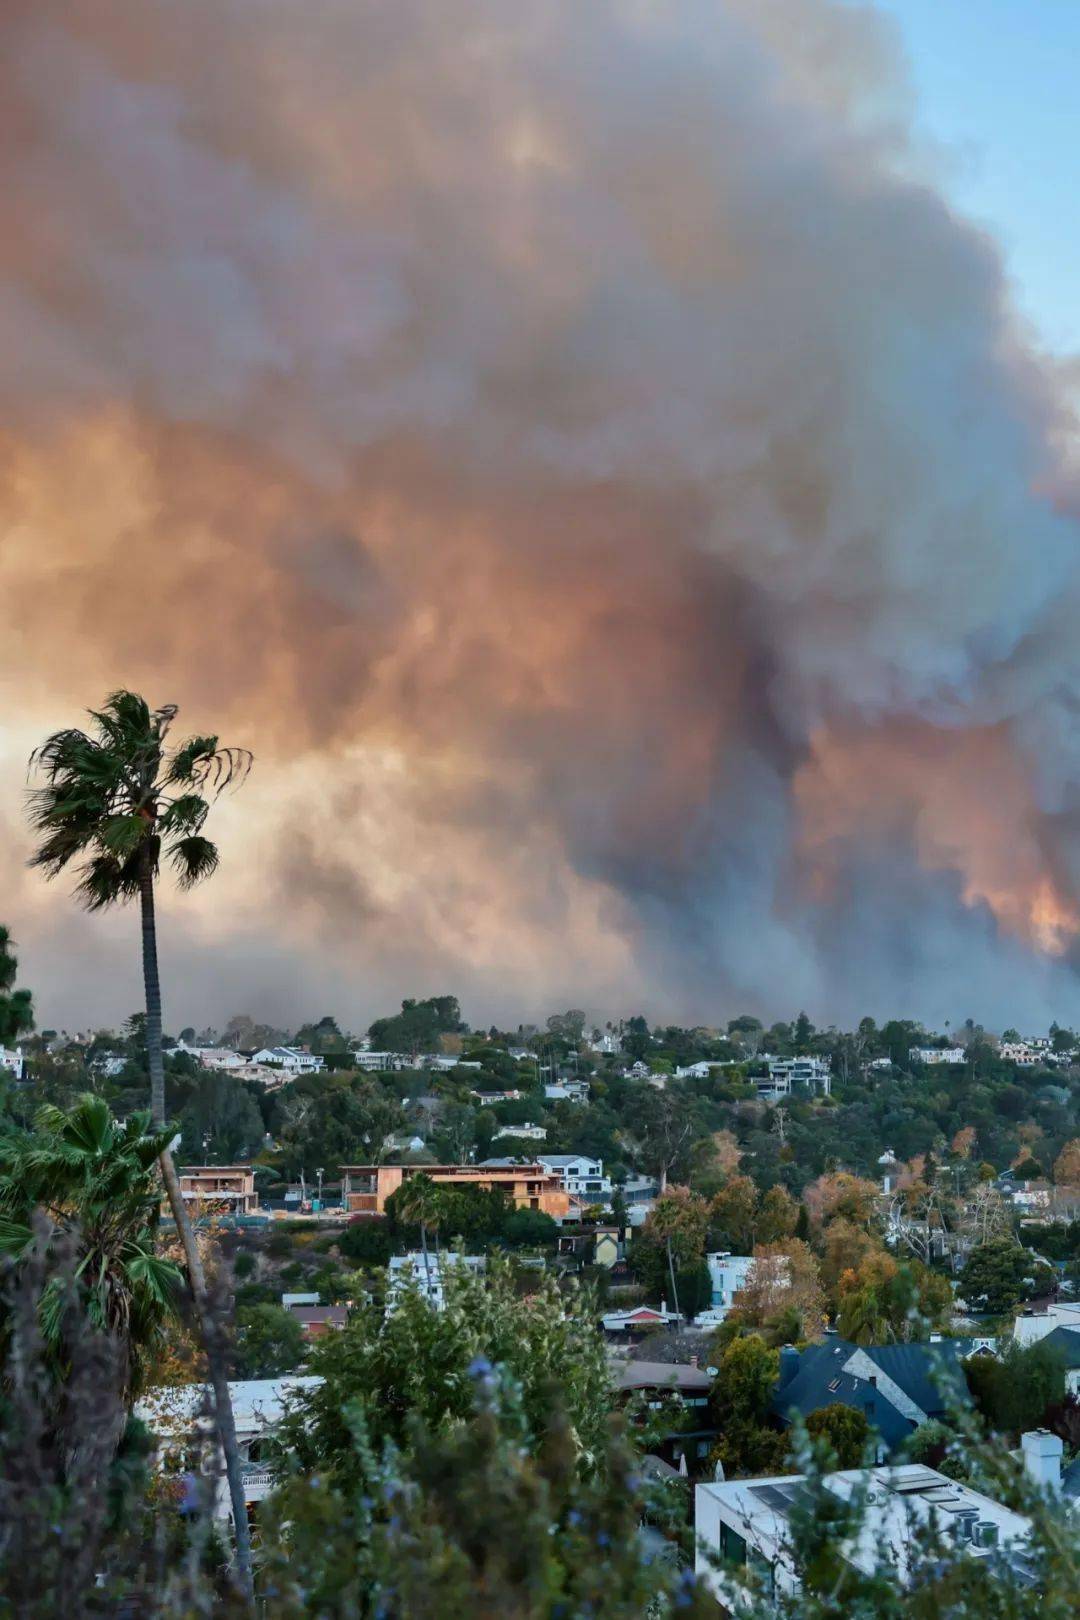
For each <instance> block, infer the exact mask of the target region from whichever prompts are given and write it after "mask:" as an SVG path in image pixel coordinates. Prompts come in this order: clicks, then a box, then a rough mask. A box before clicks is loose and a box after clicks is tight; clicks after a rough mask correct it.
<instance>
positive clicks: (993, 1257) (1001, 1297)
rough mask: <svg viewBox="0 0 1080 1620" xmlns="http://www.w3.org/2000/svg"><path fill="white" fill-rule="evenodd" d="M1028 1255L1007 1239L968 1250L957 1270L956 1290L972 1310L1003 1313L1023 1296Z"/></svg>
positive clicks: (996, 1313)
mask: <svg viewBox="0 0 1080 1620" xmlns="http://www.w3.org/2000/svg"><path fill="white" fill-rule="evenodd" d="M1031 1268H1032V1261H1031V1256H1030V1255H1029V1254H1028V1253H1027V1251H1026V1250H1025V1249H1022V1248H1020V1246H1019V1244H1017V1243H1013V1242H1011V1241H1010V1240H1009V1239H1007V1238H1000V1239H995V1240H994V1241H993V1242H991V1243H983V1244H981V1245H980V1246H979V1247H978V1248H977V1249H972V1251H971V1253H970V1254H969V1255H968V1258H967V1260H966V1262H965V1263H964V1269H963V1271H961V1273H960V1292H961V1293H962V1294H963V1296H964V1298H965V1299H966V1300H967V1302H968V1304H969V1305H970V1306H971V1307H972V1308H973V1309H974V1310H982V1311H989V1312H990V1313H991V1314H992V1315H994V1316H1004V1315H1005V1314H1006V1312H1008V1311H1012V1310H1015V1308H1016V1306H1017V1305H1018V1304H1019V1303H1020V1301H1021V1300H1022V1299H1023V1297H1024V1290H1025V1279H1026V1278H1027V1276H1028V1274H1029V1273H1030V1271H1031Z"/></svg>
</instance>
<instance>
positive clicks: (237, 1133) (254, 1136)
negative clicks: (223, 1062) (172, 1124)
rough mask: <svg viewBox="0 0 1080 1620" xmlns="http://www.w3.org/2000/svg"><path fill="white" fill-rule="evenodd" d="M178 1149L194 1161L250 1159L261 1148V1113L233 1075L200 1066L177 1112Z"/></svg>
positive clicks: (262, 1131)
mask: <svg viewBox="0 0 1080 1620" xmlns="http://www.w3.org/2000/svg"><path fill="white" fill-rule="evenodd" d="M180 1131H181V1138H182V1141H181V1148H182V1151H183V1153H184V1156H185V1158H190V1159H193V1160H194V1161H195V1162H196V1163H203V1162H209V1163H211V1164H214V1163H217V1164H228V1163H231V1162H233V1161H235V1160H237V1159H253V1158H254V1157H255V1155H256V1154H257V1153H258V1151H259V1149H260V1148H261V1147H262V1143H263V1136H264V1134H265V1131H264V1127H263V1118H262V1114H261V1113H260V1112H259V1107H258V1104H257V1103H256V1102H255V1099H254V1098H253V1097H252V1095H251V1093H250V1092H249V1091H247V1090H246V1088H245V1087H244V1085H243V1084H242V1082H241V1081H239V1080H237V1079H236V1077H235V1075H231V1074H229V1073H227V1072H226V1071H225V1070H222V1069H203V1070H202V1071H201V1073H200V1075H199V1078H198V1081H197V1083H196V1085H195V1090H194V1091H193V1093H192V1096H191V1100H190V1101H189V1102H188V1104H187V1107H186V1108H185V1109H184V1111H183V1113H182V1114H181V1115H180Z"/></svg>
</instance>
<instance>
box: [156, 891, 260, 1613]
mask: <svg viewBox="0 0 1080 1620" xmlns="http://www.w3.org/2000/svg"><path fill="white" fill-rule="evenodd" d="M139 900H140V907H141V912H142V961H143V985H144V987H145V991H146V1056H147V1061H148V1063H149V1067H150V1107H151V1111H152V1113H153V1118H154V1124H155V1125H159V1126H162V1125H164V1124H165V1066H164V1064H163V1062H162V1057H161V979H160V977H159V974H158V959H157V927H156V924H155V918H154V874H153V872H152V871H151V870H150V868H149V864H146V865H145V866H144V868H143V872H142V875H141V877H140V879H139ZM160 1162H161V1179H162V1181H163V1182H164V1183H165V1192H166V1194H167V1196H168V1200H169V1208H170V1209H171V1210H172V1214H173V1220H174V1221H175V1222H176V1229H177V1231H178V1232H179V1234H180V1242H181V1244H182V1245H183V1249H184V1259H185V1260H186V1262H187V1270H188V1278H189V1279H190V1282H191V1293H192V1297H193V1299H194V1301H195V1311H196V1314H197V1316H198V1318H199V1327H200V1329H201V1332H202V1341H203V1348H204V1349H205V1351H206V1361H207V1366H208V1367H209V1370H210V1383H211V1387H212V1388H213V1391H214V1419H215V1422H216V1425H217V1431H218V1440H219V1443H220V1445H221V1451H222V1455H223V1457H224V1459H225V1474H226V1478H227V1480H228V1484H229V1499H230V1501H231V1503H232V1514H233V1529H234V1531H235V1534H236V1571H237V1575H238V1577H239V1580H240V1585H241V1587H242V1588H243V1591H244V1593H245V1595H246V1597H247V1599H248V1601H249V1602H253V1601H254V1588H253V1585H252V1574H251V1533H250V1531H249V1529H248V1518H247V1503H246V1502H245V1500H244V1481H243V1475H242V1472H241V1463H240V1447H239V1446H238V1444H237V1441H236V1423H235V1421H234V1418H233V1409H232V1400H231V1398H230V1396H229V1376H228V1368H227V1365H226V1357H225V1347H224V1344H223V1342H222V1335H221V1330H220V1325H219V1323H218V1321H217V1319H216V1317H215V1315H214V1312H213V1310H212V1308H211V1304H210V1296H209V1294H208V1293H207V1289H206V1273H205V1271H204V1270H203V1263H202V1257H201V1255H200V1254H199V1250H198V1247H197V1245H196V1242H195V1233H194V1230H193V1229H192V1225H191V1221H190V1220H189V1219H188V1212H187V1210H186V1209H185V1208H184V1199H183V1195H182V1193H181V1191H180V1179H179V1177H178V1176H177V1174H176V1166H175V1164H174V1163H173V1158H172V1154H171V1153H170V1152H169V1149H168V1148H166V1149H165V1151H164V1153H163V1154H162V1155H161V1161H160Z"/></svg>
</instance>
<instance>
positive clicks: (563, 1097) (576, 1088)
mask: <svg viewBox="0 0 1080 1620" xmlns="http://www.w3.org/2000/svg"><path fill="white" fill-rule="evenodd" d="M588 1100H589V1086H588V1082H587V1081H585V1080H557V1081H549V1082H547V1083H546V1084H545V1086H544V1101H545V1102H571V1103H585V1102H588Z"/></svg>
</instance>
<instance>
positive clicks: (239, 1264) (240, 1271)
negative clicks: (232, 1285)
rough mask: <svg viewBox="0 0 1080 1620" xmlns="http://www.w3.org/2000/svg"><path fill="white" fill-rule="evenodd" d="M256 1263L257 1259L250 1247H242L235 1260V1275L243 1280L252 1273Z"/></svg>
mask: <svg viewBox="0 0 1080 1620" xmlns="http://www.w3.org/2000/svg"><path fill="white" fill-rule="evenodd" d="M256 1264H257V1261H256V1259H255V1256H254V1255H253V1254H252V1252H251V1250H250V1249H240V1250H238V1252H237V1255H236V1258H235V1259H234V1260H233V1275H234V1276H235V1277H239V1278H240V1279H241V1281H242V1280H243V1279H244V1278H245V1277H250V1276H251V1275H252V1273H253V1272H254V1270H255V1267H256Z"/></svg>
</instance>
